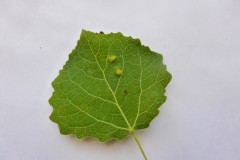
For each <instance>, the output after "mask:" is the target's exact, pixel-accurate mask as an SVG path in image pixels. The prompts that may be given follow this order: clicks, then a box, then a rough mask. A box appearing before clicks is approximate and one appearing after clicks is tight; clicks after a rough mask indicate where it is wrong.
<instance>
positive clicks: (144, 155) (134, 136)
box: [132, 132, 147, 160]
mask: <svg viewBox="0 0 240 160" xmlns="http://www.w3.org/2000/svg"><path fill="white" fill-rule="evenodd" d="M132 135H133V138H134V140H135V141H136V142H137V145H138V147H139V149H140V150H141V152H142V155H143V157H144V160H147V156H146V154H145V153H144V150H143V148H142V145H141V144H140V142H139V140H138V138H137V135H136V134H135V133H134V132H132Z"/></svg>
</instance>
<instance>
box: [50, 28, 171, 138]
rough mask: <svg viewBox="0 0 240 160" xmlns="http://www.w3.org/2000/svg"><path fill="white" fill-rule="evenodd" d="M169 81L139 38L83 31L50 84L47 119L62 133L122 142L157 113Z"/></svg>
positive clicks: (155, 56) (156, 57) (157, 57)
mask: <svg viewBox="0 0 240 160" xmlns="http://www.w3.org/2000/svg"><path fill="white" fill-rule="evenodd" d="M109 56H114V57H111V58H112V59H110V60H109ZM113 58H114V59H113ZM170 80H171V74H170V73H169V72H168V71H167V70H166V66H165V65H164V64H163V57H162V55H161V54H158V53H155V52H153V51H151V50H150V49H149V48H148V47H146V46H143V45H141V42H140V40H139V39H133V38H132V37H125V36H123V35H122V34H121V33H110V34H101V33H93V32H90V31H86V30H83V31H82V33H81V37H80V40H79V41H78V43H77V46H76V48H75V49H74V50H73V51H72V53H71V54H70V55H69V60H68V61H67V62H66V64H65V65H64V67H63V69H62V70H61V71H60V73H59V75H58V77H57V78H56V79H55V80H54V81H53V83H52V86H53V88H54V92H53V95H52V97H51V98H50V99H49V103H50V104H51V105H52V107H53V112H52V114H51V116H50V119H51V120H52V121H53V122H55V123H57V124H58V126H59V129H60V132H61V134H64V135H66V134H74V135H76V137H77V138H79V139H81V138H86V137H92V138H96V139H98V140H99V141H101V142H107V141H109V140H113V139H117V140H122V139H124V138H126V137H127V136H128V135H129V134H130V133H131V132H134V131H135V130H138V129H143V128H147V127H148V126H149V124H150V122H151V121H152V120H153V119H154V118H155V117H156V116H157V115H158V113H159V110H158V108H159V107H160V106H161V105H162V104H163V103H164V102H165V101H166V96H165V95H164V93H165V88H166V86H167V84H168V83H169V82H170Z"/></svg>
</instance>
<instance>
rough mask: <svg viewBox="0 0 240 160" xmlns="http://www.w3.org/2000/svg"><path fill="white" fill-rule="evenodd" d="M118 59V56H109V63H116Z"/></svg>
mask: <svg viewBox="0 0 240 160" xmlns="http://www.w3.org/2000/svg"><path fill="white" fill-rule="evenodd" d="M116 59H117V57H116V56H108V61H109V62H114V61H116Z"/></svg>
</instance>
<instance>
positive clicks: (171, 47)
mask: <svg viewBox="0 0 240 160" xmlns="http://www.w3.org/2000/svg"><path fill="white" fill-rule="evenodd" d="M83 28H84V29H87V30H92V31H96V32H99V31H104V32H117V31H121V32H123V33H124V34H125V35H131V36H133V37H137V38H140V39H141V41H142V43H143V44H145V45H148V46H150V48H151V49H152V50H154V51H157V52H161V53H163V55H164V60H165V63H166V64H167V66H168V69H169V71H170V72H171V73H172V75H173V80H172V81H171V83H170V85H169V86H168V88H167V95H168V100H167V102H166V103H165V104H164V105H163V107H162V108H161V114H160V115H159V116H158V117H157V118H156V119H155V120H154V121H153V122H152V123H151V126H150V127H149V128H148V129H145V130H142V131H139V132H137V135H138V136H139V139H140V141H141V143H142V145H143V147H144V149H145V151H146V153H147V155H148V157H149V160H239V159H240V152H239V150H240V97H239V96H240V1H239V0H225V1H224V0H211V1H210V0H201V1H200V0H199V1H197V0H184V1H183V0H182V1H179V0H172V1H170V0H164V1H163V0H162V1H157V0H155V1H140V0H134V1H131V0H121V1H113V0H102V1H97V0H96V1H90V0H85V1H80V0H41V1H37V0H36V1H33V0H15V1H13V0H1V1H0V127H1V128H0V159H1V160H66V159H67V160H86V159H87V160H101V159H102V160H123V159H124V160H136V159H138V160H139V159H142V155H141V153H140V151H139V150H138V148H137V145H136V144H135V142H134V140H133V138H128V139H127V140H126V141H123V142H120V143H110V144H106V145H105V144H100V143H98V142H96V141H94V140H75V139H74V138H72V137H71V136H62V135H60V134H59V131H58V128H57V125H56V124H55V123H52V122H51V121H50V120H49V119H48V116H49V115H50V113H51V111H52V108H51V106H50V105H49V104H48V99H49V97H50V96H51V93H52V91H53V90H52V87H51V81H52V80H53V79H54V78H55V77H56V76H57V74H58V70H59V69H61V68H62V66H63V64H64V63H65V61H66V60H67V58H68V54H69V53H70V52H71V50H72V49H73V48H74V47H75V45H76V42H77V40H78V38H79V35H80V32H81V29H83Z"/></svg>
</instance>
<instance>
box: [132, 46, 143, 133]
mask: <svg viewBox="0 0 240 160" xmlns="http://www.w3.org/2000/svg"><path fill="white" fill-rule="evenodd" d="M138 55H139V51H138ZM139 59H140V60H139V61H140V70H141V72H140V80H139V85H140V94H139V97H138V113H137V116H136V119H135V121H134V124H133V129H134V128H135V125H136V123H137V119H138V117H139V113H140V106H141V97H142V72H143V69H142V58H141V56H140V55H139Z"/></svg>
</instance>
